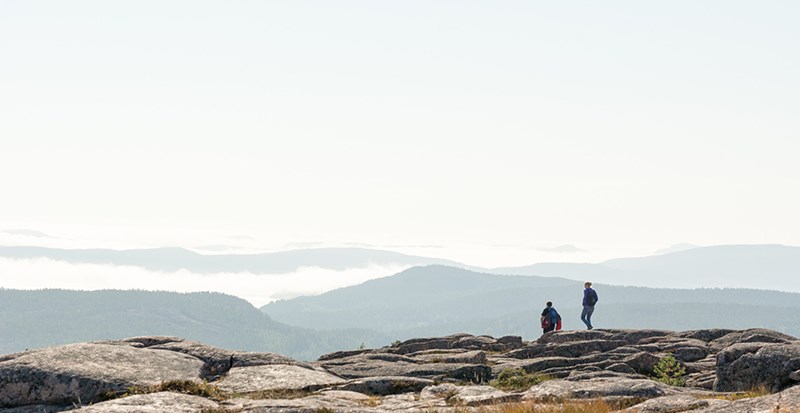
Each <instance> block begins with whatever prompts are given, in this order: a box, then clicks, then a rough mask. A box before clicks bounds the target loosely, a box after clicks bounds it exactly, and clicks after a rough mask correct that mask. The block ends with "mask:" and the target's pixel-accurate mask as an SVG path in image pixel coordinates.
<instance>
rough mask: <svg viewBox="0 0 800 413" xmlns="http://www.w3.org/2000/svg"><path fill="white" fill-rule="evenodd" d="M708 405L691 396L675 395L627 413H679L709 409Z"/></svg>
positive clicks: (641, 404) (638, 406)
mask: <svg viewBox="0 0 800 413" xmlns="http://www.w3.org/2000/svg"><path fill="white" fill-rule="evenodd" d="M708 405H709V403H708V400H701V399H698V398H696V397H694V396H692V395H689V394H675V395H672V396H664V397H657V398H655V399H650V400H647V401H645V402H642V403H639V404H637V405H635V406H633V407H631V408H629V409H627V410H626V412H630V413H678V412H685V411H689V410H695V409H700V408H703V407H708Z"/></svg>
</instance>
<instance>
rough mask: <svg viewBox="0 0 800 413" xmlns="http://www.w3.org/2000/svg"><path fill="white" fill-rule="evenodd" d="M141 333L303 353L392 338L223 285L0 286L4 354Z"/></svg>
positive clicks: (312, 354) (302, 356) (375, 343)
mask: <svg viewBox="0 0 800 413" xmlns="http://www.w3.org/2000/svg"><path fill="white" fill-rule="evenodd" d="M144 335H167V336H178V337H183V338H186V339H190V340H196V341H202V342H205V343H209V344H213V345H216V346H220V347H224V348H231V349H238V350H247V351H270V352H277V353H281V354H286V355H290V356H292V357H295V358H299V359H313V358H316V357H318V356H319V355H320V354H322V353H325V352H330V351H334V350H338V349H342V348H355V347H358V346H360V345H361V343H365V344H366V345H373V346H379V345H383V344H386V343H387V340H388V338H386V337H384V336H382V335H380V334H376V333H374V332H369V331H365V330H361V329H351V330H348V331H329V332H322V333H318V332H315V331H312V330H309V329H304V328H298V327H291V326H287V325H285V324H281V323H279V322H276V321H273V320H272V319H270V317H268V316H267V315H265V314H264V313H262V312H260V311H258V309H256V308H255V307H253V306H252V305H251V304H250V303H248V302H247V301H245V300H242V299H240V298H237V297H233V296H230V295H225V294H219V293H174V292H163V291H117V290H104V291H66V290H37V291H20V290H8V289H0V354H3V353H11V352H17V351H22V350H25V349H32V348H39V347H45V346H50V345H56V344H65V343H72V342H84V341H92V340H102V339H118V338H123V337H132V336H144Z"/></svg>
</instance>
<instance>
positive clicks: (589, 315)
mask: <svg viewBox="0 0 800 413" xmlns="http://www.w3.org/2000/svg"><path fill="white" fill-rule="evenodd" d="M586 308H588V310H587V311H586V327H587V328H588V329H589V330H591V329H592V328H593V327H592V314H593V313H594V306H593V305H590V306H586Z"/></svg>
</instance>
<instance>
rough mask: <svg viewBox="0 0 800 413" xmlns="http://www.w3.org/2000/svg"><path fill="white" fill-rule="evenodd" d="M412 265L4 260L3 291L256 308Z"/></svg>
mask: <svg viewBox="0 0 800 413" xmlns="http://www.w3.org/2000/svg"><path fill="white" fill-rule="evenodd" d="M406 268H408V266H401V265H392V266H370V267H367V268H357V269H348V270H344V271H335V270H329V269H323V268H318V267H303V268H300V269H298V270H297V271H294V272H291V273H285V274H252V273H214V274H197V273H192V272H190V271H186V270H181V271H177V272H156V271H148V270H145V269H142V268H138V267H128V266H111V265H97V264H71V263H66V262H63V261H55V260H51V259H46V258H38V259H22V260H17V259H8V258H0V274H3V276H2V278H1V279H0V287H4V288H13V289H23V290H31V289H44V288H62V289H69V290H103V289H121V290H127V289H146V290H164V291H176V292H196V291H215V292H221V293H226V294H231V295H235V296H237V297H241V298H243V299H245V300H247V301H249V302H250V303H252V304H253V305H254V306H256V307H258V306H262V305H264V304H267V303H269V302H271V301H274V300H277V299H286V298H293V297H296V296H299V295H313V294H321V293H324V292H326V291H330V290H333V289H336V288H340V287H345V286H349V285H355V284H359V283H362V282H364V281H367V280H370V279H374V278H380V277H386V276H389V275H393V274H396V273H398V272H400V271H402V270H404V269H406Z"/></svg>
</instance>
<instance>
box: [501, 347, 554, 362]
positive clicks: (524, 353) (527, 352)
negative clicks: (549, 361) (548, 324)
mask: <svg viewBox="0 0 800 413" xmlns="http://www.w3.org/2000/svg"><path fill="white" fill-rule="evenodd" d="M546 348H547V345H546V344H542V343H531V344H530V345H527V346H523V347H520V348H518V349H516V350H512V351H509V352H508V353H506V354H505V357H511V358H517V359H532V358H534V357H542V355H543V354H544V351H545V349H546Z"/></svg>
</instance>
